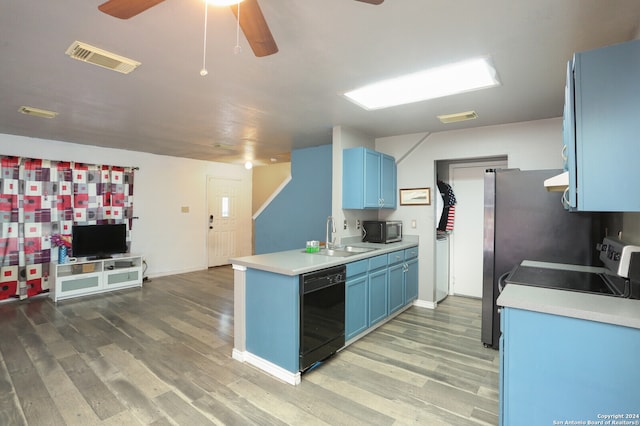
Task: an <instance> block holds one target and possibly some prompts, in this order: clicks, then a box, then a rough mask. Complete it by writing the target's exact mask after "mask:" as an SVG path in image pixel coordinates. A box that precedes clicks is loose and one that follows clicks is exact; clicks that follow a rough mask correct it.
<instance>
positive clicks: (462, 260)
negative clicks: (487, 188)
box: [434, 155, 507, 302]
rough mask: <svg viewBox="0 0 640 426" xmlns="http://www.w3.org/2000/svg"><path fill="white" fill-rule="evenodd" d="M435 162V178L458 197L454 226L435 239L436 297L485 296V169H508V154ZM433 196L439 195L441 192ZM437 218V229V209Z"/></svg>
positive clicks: (438, 219) (437, 299)
mask: <svg viewBox="0 0 640 426" xmlns="http://www.w3.org/2000/svg"><path fill="white" fill-rule="evenodd" d="M435 163H436V164H435V170H436V174H437V175H436V180H439V181H442V182H445V183H446V184H448V185H449V186H450V187H451V189H452V191H453V194H454V195H455V199H456V205H455V215H454V216H453V218H452V220H453V226H452V228H453V229H452V230H450V231H447V232H445V233H442V232H439V233H438V238H437V239H436V249H435V265H436V285H435V293H436V294H435V296H436V298H435V300H436V302H439V301H441V300H443V299H444V298H445V297H446V296H447V295H449V294H452V295H454V294H455V295H460V296H468V297H474V298H482V273H483V272H482V271H483V265H482V263H483V238H484V235H483V232H484V172H485V170H486V169H491V168H493V169H495V168H507V156H506V155H505V156H497V157H483V158H465V159H456V160H438V161H436V162H435ZM436 190H437V188H436ZM434 197H440V193H439V191H437V192H436V193H435V194H434ZM436 201H438V200H436ZM436 209H437V210H438V202H436ZM434 217H435V221H436V223H435V227H436V228H437V227H438V224H439V222H440V219H441V216H440V215H439V214H438V213H437V211H436V214H435V215H434Z"/></svg>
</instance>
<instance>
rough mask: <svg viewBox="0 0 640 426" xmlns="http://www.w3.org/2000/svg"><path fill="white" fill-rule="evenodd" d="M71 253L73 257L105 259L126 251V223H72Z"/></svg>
mask: <svg viewBox="0 0 640 426" xmlns="http://www.w3.org/2000/svg"><path fill="white" fill-rule="evenodd" d="M71 232H72V237H73V238H72V240H71V253H72V254H73V256H74V257H90V258H98V259H105V258H109V257H111V255H113V254H116V253H126V252H127V225H126V224H124V223H121V224H108V225H74V226H73V229H72V231H71Z"/></svg>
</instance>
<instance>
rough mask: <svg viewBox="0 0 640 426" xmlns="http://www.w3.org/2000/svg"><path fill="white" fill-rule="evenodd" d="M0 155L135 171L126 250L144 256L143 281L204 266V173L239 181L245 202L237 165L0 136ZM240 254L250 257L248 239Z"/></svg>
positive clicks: (246, 179)
mask: <svg viewBox="0 0 640 426" xmlns="http://www.w3.org/2000/svg"><path fill="white" fill-rule="evenodd" d="M0 154H3V155H16V156H23V157H31V158H43V159H48V160H66V161H79V162H85V163H91V164H110V165H116V166H134V167H139V168H140V170H138V171H136V172H135V177H134V204H133V214H134V216H138V217H139V219H137V220H134V222H133V228H132V234H131V237H132V244H131V251H132V252H133V253H136V254H141V255H143V256H144V257H145V259H146V261H147V265H148V269H147V273H146V275H147V276H149V277H154V276H160V275H169V274H174V273H182V272H189V271H196V270H201V269H206V268H207V247H206V245H207V229H208V226H207V205H206V183H207V176H208V175H209V176H214V177H225V178H233V179H239V180H241V181H242V183H243V187H244V188H245V191H243V195H245V196H247V197H248V199H247V203H250V202H251V201H250V200H251V171H247V170H245V169H244V167H242V166H236V165H231V164H224V163H215V162H207V161H199V160H192V159H186V158H178V157H168V156H161V155H155V154H148V153H142V152H135V151H126V150H118V149H109V148H101V147H96V146H89V145H79V144H71V143H66V142H59V141H53V140H45V139H34V138H26V137H21V136H14V135H7V134H0ZM183 206H187V207H189V213H182V212H181V207H183ZM241 251H242V254H241V255H249V254H251V241H250V239H249V240H248V241H247V244H246V246H245V247H242V248H241Z"/></svg>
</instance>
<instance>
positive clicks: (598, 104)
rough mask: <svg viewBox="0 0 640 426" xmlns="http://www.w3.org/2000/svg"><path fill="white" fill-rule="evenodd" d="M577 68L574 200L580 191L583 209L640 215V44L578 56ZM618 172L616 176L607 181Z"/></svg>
mask: <svg viewBox="0 0 640 426" xmlns="http://www.w3.org/2000/svg"><path fill="white" fill-rule="evenodd" d="M573 69H574V89H575V95H574V97H575V111H574V113H575V120H574V121H575V155H576V173H575V174H576V178H575V183H574V186H573V188H572V189H571V191H572V193H571V194H570V197H571V195H573V191H574V190H575V195H576V205H577V209H578V210H583V211H617V212H631V211H640V191H637V190H634V189H633V185H634V184H635V183H636V182H639V181H640V167H638V158H640V143H638V135H640V120H638V119H637V112H638V111H639V110H640V78H638V76H639V75H640V40H634V41H630V42H627V43H622V44H617V45H613V46H607V47H604V48H600V49H594V50H590V51H587V52H582V53H576V54H575V57H574V67H573ZM569 144H570V142H569ZM569 170H570V171H571V168H569ZM612 171H615V176H616V178H615V179H609V178H607V174H608V173H609V174H610V173H612ZM570 177H571V175H570ZM570 202H571V203H572V202H573V200H570Z"/></svg>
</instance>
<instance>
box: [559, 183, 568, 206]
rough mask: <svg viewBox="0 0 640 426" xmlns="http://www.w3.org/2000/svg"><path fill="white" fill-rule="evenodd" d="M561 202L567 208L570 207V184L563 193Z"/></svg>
mask: <svg viewBox="0 0 640 426" xmlns="http://www.w3.org/2000/svg"><path fill="white" fill-rule="evenodd" d="M560 202H561V203H562V207H564V208H565V209H568V208H569V187H568V186H567V188H566V189H565V190H564V192H563V193H562V198H561V199H560Z"/></svg>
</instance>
